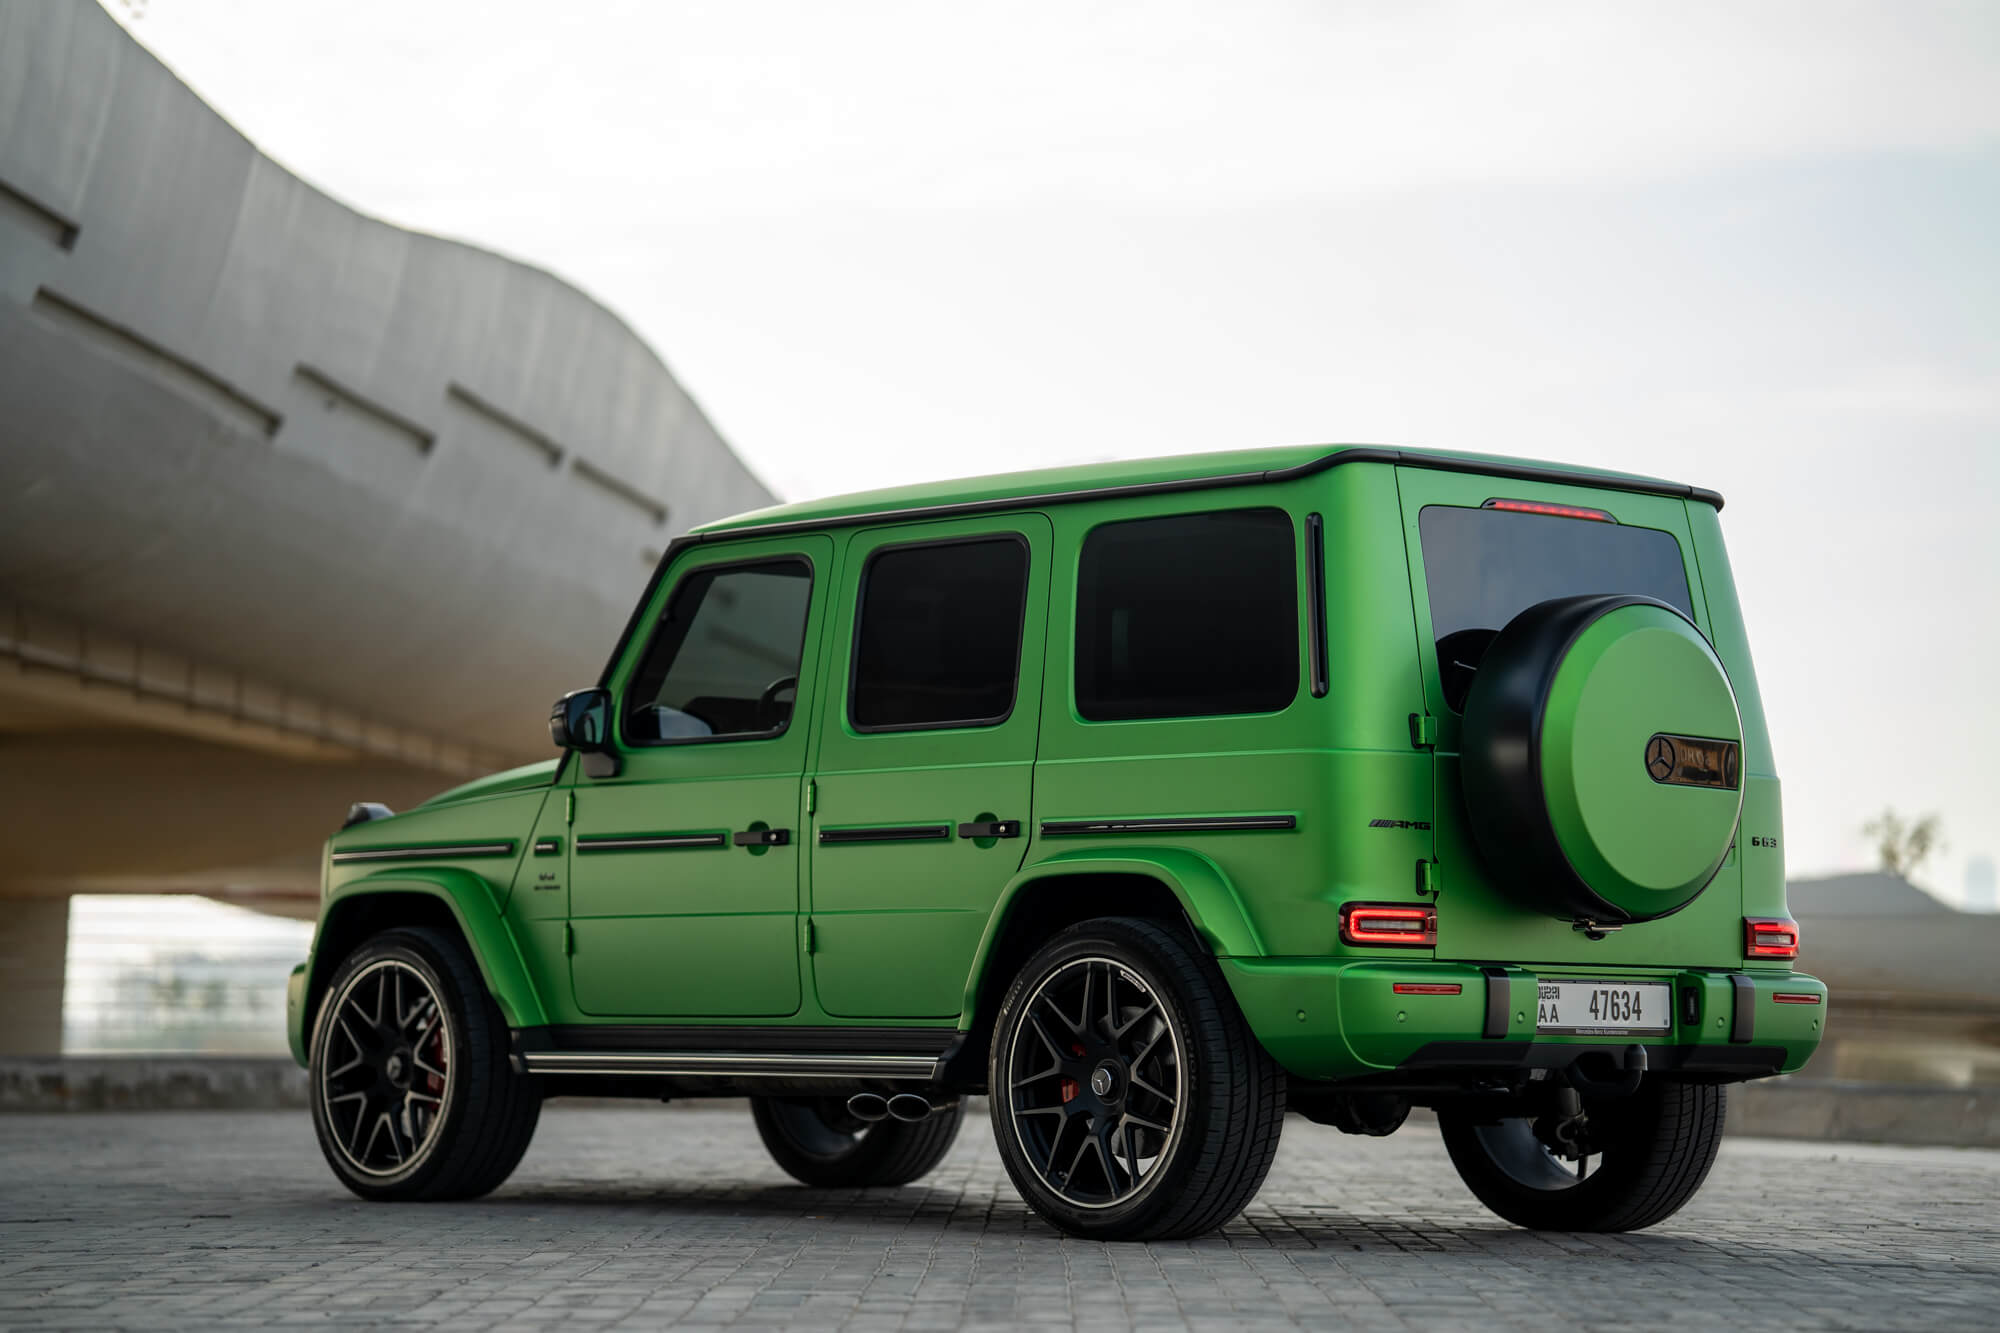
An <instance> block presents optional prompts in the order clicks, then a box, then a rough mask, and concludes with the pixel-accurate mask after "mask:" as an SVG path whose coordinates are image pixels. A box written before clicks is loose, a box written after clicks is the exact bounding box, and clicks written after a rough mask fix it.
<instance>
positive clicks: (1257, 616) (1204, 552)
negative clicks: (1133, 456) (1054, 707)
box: [1076, 509, 1299, 722]
mask: <svg viewBox="0 0 2000 1333" xmlns="http://www.w3.org/2000/svg"><path fill="white" fill-rule="evenodd" d="M1294 547H1295V542H1294V540H1293V533H1292V520H1291V519H1290V517H1289V516H1287V515H1286V514H1284V513H1283V512H1282V511H1280V510H1276V509H1237V510H1231V511H1228V512H1226V513H1220V514H1183V515H1177V516H1175V517H1172V518H1145V519H1135V520H1133V521H1131V522H1128V523H1107V524H1105V525H1104V526H1103V527H1100V528H1097V529H1096V530H1094V531H1093V532H1092V533H1091V534H1090V536H1089V537H1087V538H1086V539H1085V540H1084V543H1083V557H1082V561H1081V563H1080V565H1079V567H1078V570H1077V586H1076V707H1077V711H1078V712H1079V713H1081V714H1082V715H1083V716H1084V717H1086V718H1088V719H1090V720H1091V721H1093V722H1109V721H1119V720H1124V719H1129V718H1141V717H1206V716H1213V715H1217V714H1223V713H1274V712H1276V711H1278V710H1279V709H1281V708H1283V707H1285V706H1286V705H1287V704H1289V703H1291V701H1292V698H1293V696H1294V695H1296V694H1297V693H1298V692H1299V610H1298V607H1299V602H1298V574H1297V569H1298V564H1297V559H1296V557H1295V556H1294V554H1293V551H1294Z"/></svg>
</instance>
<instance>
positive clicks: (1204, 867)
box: [960, 847, 1264, 1024]
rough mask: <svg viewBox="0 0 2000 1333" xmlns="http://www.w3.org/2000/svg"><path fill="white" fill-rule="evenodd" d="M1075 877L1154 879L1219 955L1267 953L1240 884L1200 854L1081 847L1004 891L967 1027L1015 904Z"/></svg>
mask: <svg viewBox="0 0 2000 1333" xmlns="http://www.w3.org/2000/svg"><path fill="white" fill-rule="evenodd" d="M1072 875H1136V876H1140V877H1143V878H1145V879H1150V880H1153V881H1155V882H1157V883H1159V884H1161V885H1164V886H1165V887H1166V889H1167V890H1168V891H1169V892H1170V893H1172V894H1173V895H1174V897H1175V899H1176V900H1177V901H1179V903H1180V905H1181V910H1182V911H1184V912H1186V913H1187V918H1188V921H1189V922H1190V923H1191V924H1192V925H1193V926H1194V928H1195V931H1196V933H1198V934H1199V935H1200V936H1201V939H1202V942H1203V943H1204V944H1206V945H1207V946H1208V948H1209V951H1210V952H1211V953H1213V954H1215V956H1216V957H1218V958H1260V957H1262V956H1263V954H1264V942H1263V940H1262V939H1261V938H1259V936H1258V934H1257V928H1256V927H1255V926H1254V925H1252V924H1251V921H1250V914H1249V913H1248V912H1247V911H1245V910H1244V907H1243V898H1242V895H1241V894H1239V893H1237V891H1236V885H1235V884H1234V883H1232V882H1231V880H1230V878H1229V876H1228V875H1227V874H1225V873H1224V872H1223V869H1222V867H1221V866H1219V865H1217V864H1216V863H1215V862H1214V861H1211V860H1210V859H1209V858H1208V857H1206V856H1203V855H1202V854H1201V853H1199V852H1190V851H1188V850H1186V849H1185V848H1180V847H1105V848H1088V847H1085V848H1078V849H1076V850H1074V851H1066V852H1061V853H1058V854H1057V855H1055V856H1051V857H1049V858H1048V859H1047V860H1043V861H1037V862H1035V863H1034V864H1033V865H1030V866H1027V867H1026V868H1024V869H1023V870H1022V871H1021V873H1020V874H1018V875H1016V876H1014V878H1012V879H1011V880H1009V881H1007V887H1006V888H1004V889H1002V890H1001V891H1000V899H999V902H998V903H997V904H995V906H994V909H993V915H992V917H991V918H989V919H988V921H987V922H986V933H985V934H984V935H983V936H981V937H980V941H979V952H978V954H977V955H975V957H974V959H973V964H972V971H971V974H970V975H969V976H968V977H967V978H966V983H965V1004H964V1008H963V1009H962V1010H961V1012H962V1013H963V1015H964V1017H963V1018H962V1019H961V1020H960V1021H961V1023H962V1024H970V1023H971V1022H972V1020H973V1018H974V1017H975V1011H976V1010H977V1008H978V1001H979V991H980V987H981V985H982V984H983V982H984V980H985V976H986V966H987V963H988V961H989V960H990V959H991V958H992V955H993V950H994V948H995V946H997V945H998V944H999V942H1000V939H1001V936H1002V933H1003V932H1004V931H1005V930H1006V927H1007V920H1008V917H1009V916H1010V915H1011V914H1012V911H1013V908H1014V904H1015V901H1016V900H1017V899H1018V898H1019V897H1020V895H1021V893H1022V892H1023V891H1024V890H1026V889H1028V888H1029V887H1030V886H1031V885H1037V884H1041V883H1043V882H1044V881H1047V880H1051V879H1060V878H1063V877H1066V876H1072Z"/></svg>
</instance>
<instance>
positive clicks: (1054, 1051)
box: [1028, 1013, 1070, 1069]
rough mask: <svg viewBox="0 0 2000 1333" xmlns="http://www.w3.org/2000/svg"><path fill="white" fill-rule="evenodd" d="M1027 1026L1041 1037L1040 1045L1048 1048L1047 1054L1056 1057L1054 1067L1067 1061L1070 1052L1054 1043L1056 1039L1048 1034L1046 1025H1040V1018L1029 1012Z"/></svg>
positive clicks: (1059, 1066)
mask: <svg viewBox="0 0 2000 1333" xmlns="http://www.w3.org/2000/svg"><path fill="white" fill-rule="evenodd" d="M1028 1026H1029V1027H1031V1028H1033V1029H1034V1032H1035V1035H1036V1036H1037V1037H1039V1038H1041V1042H1042V1045H1044V1046H1046V1047H1048V1048H1049V1054H1050V1055H1053V1056H1054V1057H1055V1058H1056V1067H1057V1068H1058V1069H1060V1068H1061V1067H1062V1066H1063V1065H1064V1064H1066V1063H1068V1062H1069V1059H1070V1053H1069V1052H1068V1051H1066V1050H1064V1049H1063V1048H1062V1047H1060V1046H1058V1045H1056V1039H1055V1038H1054V1037H1051V1036H1050V1035H1049V1030H1048V1029H1047V1028H1046V1027H1044V1026H1042V1020H1041V1019H1040V1018H1038V1017H1036V1016H1035V1015H1034V1014H1033V1013H1030V1014H1029V1015H1028Z"/></svg>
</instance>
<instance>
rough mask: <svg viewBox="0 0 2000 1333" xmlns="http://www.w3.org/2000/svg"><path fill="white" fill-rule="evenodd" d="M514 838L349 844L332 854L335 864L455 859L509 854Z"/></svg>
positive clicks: (511, 852) (512, 848)
mask: <svg viewBox="0 0 2000 1333" xmlns="http://www.w3.org/2000/svg"><path fill="white" fill-rule="evenodd" d="M514 845H515V844H514V841H513V840H512V839H511V838H510V839H508V840H506V841H504V842H454V843H433V844H431V845H430V846H427V847H425V846H419V847H350V848H348V849H347V850H346V851H339V852H335V853H334V854H333V857H332V860H333V863H334V864H335V865H346V864H348V863H350V862H353V861H458V860H471V859H473V858H475V857H481V856H512V855H513V854H514Z"/></svg>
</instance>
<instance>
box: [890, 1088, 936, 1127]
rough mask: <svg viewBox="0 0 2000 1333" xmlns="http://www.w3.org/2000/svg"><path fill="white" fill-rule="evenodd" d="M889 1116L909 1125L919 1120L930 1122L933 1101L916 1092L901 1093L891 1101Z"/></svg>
mask: <svg viewBox="0 0 2000 1333" xmlns="http://www.w3.org/2000/svg"><path fill="white" fill-rule="evenodd" d="M889 1114H890V1115H892V1116H894V1117H896V1119H898V1120H900V1121H902V1122H903V1123H904V1124H909V1125H913V1124H915V1123H916V1122H917V1121H919V1120H928V1119H929V1118H930V1114H931V1099H930V1098H928V1097H924V1096H920V1095H919V1094H917V1093H914V1092H899V1093H897V1094H896V1095H895V1096H893V1097H891V1098H890V1099H889Z"/></svg>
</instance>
